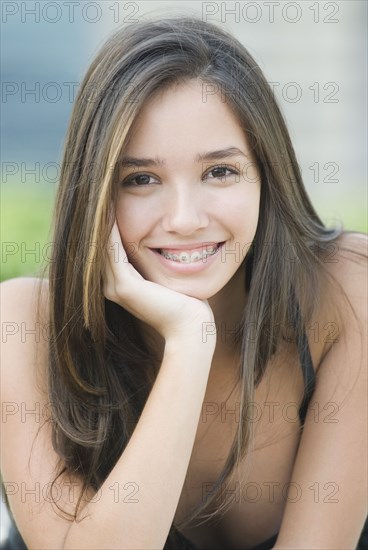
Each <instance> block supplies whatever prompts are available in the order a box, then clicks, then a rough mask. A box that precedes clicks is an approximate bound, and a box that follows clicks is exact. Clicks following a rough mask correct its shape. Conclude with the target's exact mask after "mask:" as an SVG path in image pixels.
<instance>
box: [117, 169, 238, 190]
mask: <svg viewBox="0 0 368 550" xmlns="http://www.w3.org/2000/svg"><path fill="white" fill-rule="evenodd" d="M218 168H222V169H224V170H228V171H229V172H230V173H231V175H239V172H238V171H237V170H235V169H234V168H230V167H229V166H223V165H218V166H214V167H213V168H211V170H208V171H207V173H206V175H207V174H210V173H211V172H213V171H214V170H217V169H218ZM140 176H148V177H149V178H153V176H150V174H146V173H144V172H141V173H137V174H134V176H128V177H127V178H125V179H124V180H123V181H122V182H121V184H120V185H122V186H124V187H128V186H131V187H149V186H150V185H154V184H152V183H146V184H143V185H137V184H134V183H132V182H133V181H134V180H135V179H136V178H138V177H140ZM227 177H228V176H218V177H214V178H213V179H219V180H224V179H226V178H227Z"/></svg>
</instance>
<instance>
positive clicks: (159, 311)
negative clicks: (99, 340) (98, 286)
mask: <svg viewBox="0 0 368 550" xmlns="http://www.w3.org/2000/svg"><path fill="white" fill-rule="evenodd" d="M116 243H117V245H118V261H116V257H115V253H114V252H115V250H116V247H115V250H114V249H113V246H115V245H116ZM126 258H127V255H126V252H125V250H124V247H123V244H122V242H121V238H120V233H119V229H118V226H117V223H116V221H115V222H114V225H113V228H112V231H111V234H110V238H109V243H108V254H107V262H106V270H105V276H104V294H105V296H106V298H107V299H108V300H111V301H112V302H115V303H117V304H119V305H120V306H121V307H123V308H125V309H126V310H128V311H129V312H130V313H132V314H133V315H134V316H135V317H137V318H138V319H140V320H141V321H144V322H145V323H147V324H149V325H151V326H152V327H153V328H154V329H155V330H157V332H158V333H159V334H161V336H162V337H163V338H165V340H167V339H168V338H170V337H172V336H175V337H178V336H180V335H182V334H183V333H188V332H193V331H194V330H196V331H198V329H200V327H201V326H202V323H204V322H213V323H214V315H213V312H212V309H211V308H210V306H209V304H208V301H207V300H199V299H197V298H192V297H190V296H187V295H186V294H182V293H180V292H176V291H174V290H170V289H169V288H167V287H165V286H163V285H160V284H157V283H153V282H151V281H147V280H146V279H144V278H143V277H142V275H141V274H140V273H138V271H137V270H136V269H135V268H134V267H133V265H132V264H131V263H129V262H127V261H124V260H125V259H126Z"/></svg>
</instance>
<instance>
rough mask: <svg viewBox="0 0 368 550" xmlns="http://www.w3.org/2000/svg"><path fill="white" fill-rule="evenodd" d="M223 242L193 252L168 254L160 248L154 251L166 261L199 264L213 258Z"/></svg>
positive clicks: (184, 251) (185, 251) (182, 251)
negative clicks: (210, 257)
mask: <svg viewBox="0 0 368 550" xmlns="http://www.w3.org/2000/svg"><path fill="white" fill-rule="evenodd" d="M224 242H225V241H223V242H221V243H217V244H215V245H210V246H207V247H205V246H203V247H202V249H198V248H197V249H194V250H193V251H189V250H177V251H175V252H168V251H166V250H165V249H162V248H156V249H154V250H155V251H157V252H158V253H159V254H161V256H164V258H166V259H167V260H172V261H174V262H178V263H182V264H188V263H195V262H199V261H201V260H205V259H206V258H208V257H209V256H213V255H214V254H216V252H217V251H218V250H219V248H220V246H221V245H222V244H223V243H224Z"/></svg>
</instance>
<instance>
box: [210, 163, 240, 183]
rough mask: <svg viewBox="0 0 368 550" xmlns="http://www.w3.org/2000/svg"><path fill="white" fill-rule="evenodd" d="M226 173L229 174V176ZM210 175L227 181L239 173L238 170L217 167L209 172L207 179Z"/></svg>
mask: <svg viewBox="0 0 368 550" xmlns="http://www.w3.org/2000/svg"><path fill="white" fill-rule="evenodd" d="M226 172H229V173H228V174H227V173H226ZM208 174H213V178H214V179H220V180H225V179H226V178H227V177H229V176H232V175H234V174H238V172H237V171H236V170H233V169H232V168H229V167H228V166H216V167H215V168H212V169H211V170H210V171H209V172H207V175H206V177H207V176H208Z"/></svg>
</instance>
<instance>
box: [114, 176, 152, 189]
mask: <svg viewBox="0 0 368 550" xmlns="http://www.w3.org/2000/svg"><path fill="white" fill-rule="evenodd" d="M151 178H152V176H150V175H149V174H135V175H134V176H128V177H127V178H126V179H125V180H123V181H122V182H121V184H120V185H123V186H126V187H128V186H132V187H147V185H152V184H151V183H150V182H149V180H150V179H151Z"/></svg>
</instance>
